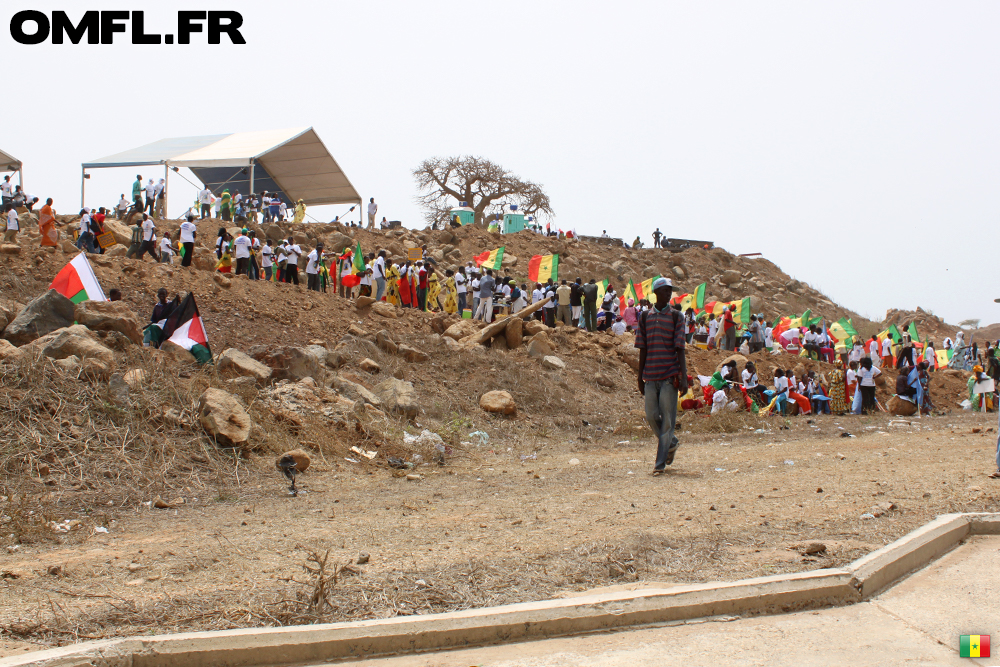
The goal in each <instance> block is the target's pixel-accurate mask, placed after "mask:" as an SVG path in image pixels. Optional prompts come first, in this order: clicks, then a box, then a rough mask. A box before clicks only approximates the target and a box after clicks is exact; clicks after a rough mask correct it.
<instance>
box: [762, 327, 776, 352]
mask: <svg viewBox="0 0 1000 667" xmlns="http://www.w3.org/2000/svg"><path fill="white" fill-rule="evenodd" d="M764 347H774V329H773V328H771V327H768V328H767V329H765V330H764Z"/></svg>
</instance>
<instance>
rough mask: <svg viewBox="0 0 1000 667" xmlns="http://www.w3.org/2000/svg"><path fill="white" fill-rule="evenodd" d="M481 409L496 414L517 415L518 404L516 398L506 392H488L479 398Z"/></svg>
mask: <svg viewBox="0 0 1000 667" xmlns="http://www.w3.org/2000/svg"><path fill="white" fill-rule="evenodd" d="M479 407H481V408H482V409H483V410H485V411H486V412H496V413H499V414H504V415H516V414H517V404H516V403H514V397H513V396H511V395H510V393H509V392H506V391H488V392H486V393H485V394H483V395H482V396H481V397H480V398H479Z"/></svg>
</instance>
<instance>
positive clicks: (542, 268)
mask: <svg viewBox="0 0 1000 667" xmlns="http://www.w3.org/2000/svg"><path fill="white" fill-rule="evenodd" d="M495 268H500V266H499V265H497V266H496V267H495ZM549 278H551V279H552V282H556V281H557V280H559V255H535V256H534V257H532V258H531V260H530V261H529V262H528V280H530V281H531V282H535V283H544V282H545V281H546V280H548V279H549Z"/></svg>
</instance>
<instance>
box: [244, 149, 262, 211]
mask: <svg viewBox="0 0 1000 667" xmlns="http://www.w3.org/2000/svg"><path fill="white" fill-rule="evenodd" d="M253 168H254V163H253V161H252V160H251V162H250V192H249V193H247V201H249V200H250V197H251V195H253V193H254V189H253ZM261 205H263V204H261Z"/></svg>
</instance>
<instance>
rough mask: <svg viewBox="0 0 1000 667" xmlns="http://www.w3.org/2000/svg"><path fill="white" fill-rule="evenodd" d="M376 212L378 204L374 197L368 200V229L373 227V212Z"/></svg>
mask: <svg viewBox="0 0 1000 667" xmlns="http://www.w3.org/2000/svg"><path fill="white" fill-rule="evenodd" d="M376 213H378V204H376V203H375V197H372V198H371V199H369V200H368V229H375V214H376Z"/></svg>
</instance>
